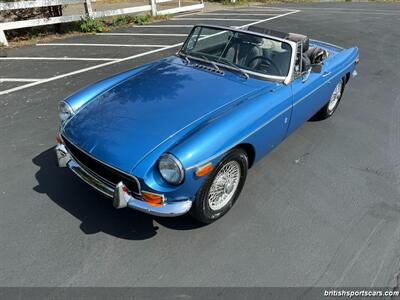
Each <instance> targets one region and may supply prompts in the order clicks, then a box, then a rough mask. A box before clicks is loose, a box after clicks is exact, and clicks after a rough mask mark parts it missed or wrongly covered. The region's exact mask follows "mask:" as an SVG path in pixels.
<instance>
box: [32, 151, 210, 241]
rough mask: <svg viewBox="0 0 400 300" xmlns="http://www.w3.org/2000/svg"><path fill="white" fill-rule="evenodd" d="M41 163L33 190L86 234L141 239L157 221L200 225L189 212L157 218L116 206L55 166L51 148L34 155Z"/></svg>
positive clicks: (184, 226) (169, 225)
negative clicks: (61, 211) (70, 216)
mask: <svg viewBox="0 0 400 300" xmlns="http://www.w3.org/2000/svg"><path fill="white" fill-rule="evenodd" d="M32 161H33V163H34V164H35V165H37V166H39V167H40V169H39V171H37V173H36V174H35V177H36V179H37V181H38V185H37V186H35V187H34V188H33V190H34V191H36V192H38V193H41V194H46V195H47V196H48V197H49V198H50V199H51V200H52V201H54V202H55V203H56V204H57V205H59V206H60V207H62V208H63V209H65V210H66V211H68V212H69V213H70V214H71V215H73V216H74V217H76V218H77V219H79V220H80V221H81V222H82V223H81V225H80V228H81V230H82V231H83V232H84V233H85V234H94V233H98V232H104V233H107V234H110V235H113V236H115V237H118V238H122V239H129V240H144V239H149V238H151V237H153V236H155V235H156V234H157V230H158V227H157V226H156V225H154V221H155V220H156V221H157V223H159V224H161V225H163V226H165V227H167V228H170V229H174V230H191V229H196V228H199V227H201V226H202V224H200V223H199V222H197V221H195V220H193V219H192V218H190V217H189V216H182V217H177V218H158V217H153V216H150V215H146V214H144V213H141V212H139V211H135V210H133V209H121V210H116V209H114V208H113V206H112V202H111V201H110V199H108V198H107V197H105V196H103V195H101V194H100V193H99V192H97V191H95V190H94V189H92V188H91V187H90V186H88V185H87V184H86V183H84V182H83V181H82V180H81V179H79V178H78V177H77V176H75V175H74V174H73V173H72V172H71V171H70V170H68V169H67V168H58V167H57V165H56V158H55V153H54V148H50V149H47V150H46V151H44V152H42V153H40V154H39V155H38V156H36V157H34V158H33V160H32Z"/></svg>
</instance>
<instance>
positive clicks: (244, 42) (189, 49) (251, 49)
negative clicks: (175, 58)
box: [180, 26, 292, 77]
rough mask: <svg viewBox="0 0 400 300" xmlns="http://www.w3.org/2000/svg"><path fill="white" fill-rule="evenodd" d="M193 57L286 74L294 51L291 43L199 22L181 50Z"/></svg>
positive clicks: (265, 71) (271, 74)
mask: <svg viewBox="0 0 400 300" xmlns="http://www.w3.org/2000/svg"><path fill="white" fill-rule="evenodd" d="M180 52H181V53H183V54H187V55H190V56H193V57H198V58H202V59H203V60H209V61H212V62H217V63H221V64H226V65H230V66H235V67H238V68H240V69H242V70H244V71H250V72H254V73H257V74H262V75H268V76H278V77H285V76H287V75H288V73H289V67H290V60H291V55H292V50H291V46H290V44H289V43H285V42H281V41H278V40H274V39H272V38H267V37H261V36H257V35H253V34H251V33H243V32H237V31H235V30H234V29H232V30H228V29H222V28H214V27H207V26H196V27H195V28H194V29H193V30H192V32H191V33H190V35H189V37H188V38H187V40H186V42H185V44H184V45H183V47H182V49H181V51H180Z"/></svg>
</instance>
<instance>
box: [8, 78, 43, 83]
mask: <svg viewBox="0 0 400 300" xmlns="http://www.w3.org/2000/svg"><path fill="white" fill-rule="evenodd" d="M42 80H43V79H33V78H32V79H31V78H0V83H2V82H38V81H42Z"/></svg>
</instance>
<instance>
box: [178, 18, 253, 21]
mask: <svg viewBox="0 0 400 300" xmlns="http://www.w3.org/2000/svg"><path fill="white" fill-rule="evenodd" d="M171 20H174V21H185V20H188V21H203V20H210V21H243V22H246V21H258V20H260V19H221V18H172V19H171Z"/></svg>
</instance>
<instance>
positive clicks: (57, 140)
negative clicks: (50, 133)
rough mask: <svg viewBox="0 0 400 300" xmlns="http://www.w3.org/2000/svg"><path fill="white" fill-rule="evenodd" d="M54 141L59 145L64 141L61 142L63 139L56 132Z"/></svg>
mask: <svg viewBox="0 0 400 300" xmlns="http://www.w3.org/2000/svg"><path fill="white" fill-rule="evenodd" d="M56 142H57V144H59V145H61V144H64V142H63V140H62V138H61V134H59V133H57V135H56Z"/></svg>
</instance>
